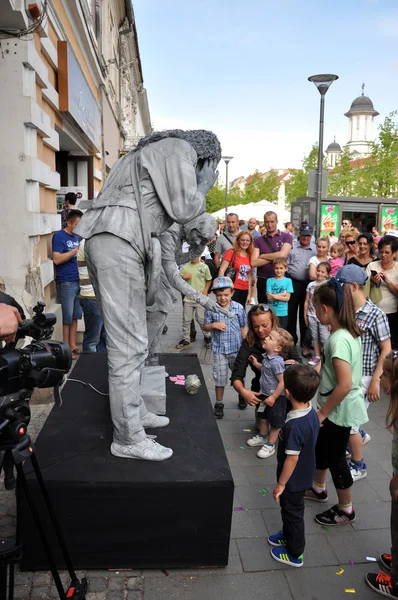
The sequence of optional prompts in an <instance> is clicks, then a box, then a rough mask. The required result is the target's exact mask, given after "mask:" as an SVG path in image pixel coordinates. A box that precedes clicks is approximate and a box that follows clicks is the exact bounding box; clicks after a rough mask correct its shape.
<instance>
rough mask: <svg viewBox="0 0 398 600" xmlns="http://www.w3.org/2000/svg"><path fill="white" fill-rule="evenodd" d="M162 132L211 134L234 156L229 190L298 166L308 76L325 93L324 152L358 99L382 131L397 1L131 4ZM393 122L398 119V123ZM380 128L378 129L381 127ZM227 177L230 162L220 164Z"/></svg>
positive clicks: (393, 60)
mask: <svg viewBox="0 0 398 600" xmlns="http://www.w3.org/2000/svg"><path fill="white" fill-rule="evenodd" d="M133 6H134V12H135V18H136V26H137V31H138V42H139V48H140V55H141V62H142V68H143V76H144V86H145V88H146V90H147V93H148V100H149V108H150V113H151V120H152V124H153V127H154V128H155V129H174V128H181V129H210V130H211V131H214V133H216V134H217V135H218V137H219V139H220V141H221V144H222V149H223V154H224V155H230V156H233V160H232V161H231V162H230V164H229V179H230V181H231V180H232V179H234V178H236V177H239V176H240V175H244V176H248V175H249V174H251V173H253V172H254V171H255V170H256V169H258V170H259V171H261V172H265V171H267V170H269V169H271V168H275V169H283V168H299V167H300V166H301V162H302V159H303V157H304V155H305V154H308V152H309V151H310V149H311V147H312V145H313V144H314V143H316V142H317V140H318V135H319V101H320V95H319V92H318V91H317V90H316V88H315V86H314V84H312V83H310V82H309V81H308V77H309V76H310V75H315V74H318V73H333V74H336V75H338V76H339V79H338V80H337V81H335V82H334V83H333V85H332V86H331V87H330V89H329V91H328V93H327V95H326V104H325V148H326V146H327V145H328V144H329V143H330V142H332V141H333V138H334V136H336V141H337V142H339V143H340V145H341V146H343V145H344V144H346V143H347V141H348V119H347V117H344V113H345V112H347V111H348V110H349V108H350V105H351V102H352V101H353V100H354V99H355V98H356V97H357V96H359V95H360V94H361V92H362V90H361V85H362V83H363V82H364V83H365V95H368V96H369V97H370V98H371V100H372V101H373V104H374V107H375V109H376V110H377V111H378V112H379V113H380V116H379V117H377V118H376V119H375V123H376V128H377V125H380V123H381V122H382V121H383V119H384V117H385V116H386V115H387V114H388V113H390V112H391V111H393V110H395V109H398V0H278V1H275V0H245V1H242V0H167V1H166V0H133ZM397 120H398V118H397ZM376 128H375V130H376ZM219 170H220V180H221V181H223V180H225V165H224V163H220V165H219Z"/></svg>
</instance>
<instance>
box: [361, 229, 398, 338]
mask: <svg viewBox="0 0 398 600" xmlns="http://www.w3.org/2000/svg"><path fill="white" fill-rule="evenodd" d="M379 254H380V260H375V261H373V262H371V263H370V264H369V265H368V266H367V267H366V273H367V275H368V277H370V283H371V285H372V286H376V287H378V288H379V289H380V292H381V300H379V302H378V303H377V306H378V307H379V308H381V310H382V311H384V312H385V313H386V315H387V319H388V323H389V325H390V331H391V346H392V348H393V350H396V349H397V348H398V315H397V310H398V263H397V262H396V261H395V259H396V256H397V254H398V239H397V238H396V237H392V236H385V237H384V238H382V239H381V240H380V242H379Z"/></svg>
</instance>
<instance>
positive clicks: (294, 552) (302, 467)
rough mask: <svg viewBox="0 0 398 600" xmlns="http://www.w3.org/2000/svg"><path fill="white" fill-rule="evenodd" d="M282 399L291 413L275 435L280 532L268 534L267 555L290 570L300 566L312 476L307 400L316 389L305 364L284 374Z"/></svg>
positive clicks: (312, 427) (313, 423)
mask: <svg viewBox="0 0 398 600" xmlns="http://www.w3.org/2000/svg"><path fill="white" fill-rule="evenodd" d="M283 380H284V384H285V396H286V397H287V398H289V400H290V402H291V403H292V410H291V411H290V412H289V413H288V415H287V417H286V423H285V425H284V426H283V427H282V429H281V430H280V432H279V444H278V466H277V471H276V476H277V481H278V483H277V484H276V486H275V489H274V492H273V496H274V499H275V500H276V501H277V502H279V503H280V506H281V513H282V523H283V529H282V530H281V531H279V532H278V533H275V534H273V535H270V536H269V538H268V542H269V544H270V545H271V546H273V548H272V550H271V556H272V558H274V559H275V560H277V561H278V562H281V563H284V564H286V565H290V566H292V567H302V566H303V562H304V560H303V552H304V547H305V535H304V494H305V491H306V486H307V485H308V484H309V483H310V485H312V480H311V478H312V477H313V476H314V474H315V444H316V440H317V437H318V433H319V419H318V415H317V413H316V412H315V410H314V409H313V408H312V406H311V398H313V397H314V395H315V392H316V391H317V389H318V386H319V375H318V373H317V372H316V371H315V369H313V368H312V367H308V366H307V365H292V366H290V367H288V368H287V369H286V370H285V372H284V374H283Z"/></svg>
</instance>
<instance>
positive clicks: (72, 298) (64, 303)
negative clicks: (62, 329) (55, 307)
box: [56, 281, 82, 325]
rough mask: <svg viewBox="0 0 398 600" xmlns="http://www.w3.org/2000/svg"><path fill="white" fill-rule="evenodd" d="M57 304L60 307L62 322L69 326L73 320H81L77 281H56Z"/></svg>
mask: <svg viewBox="0 0 398 600" xmlns="http://www.w3.org/2000/svg"><path fill="white" fill-rule="evenodd" d="M56 285H57V302H58V304H60V305H61V307H62V322H63V324H64V325H71V324H72V321H73V320H74V319H77V320H79V319H81V318H82V309H81V306H80V301H79V294H80V284H79V282H78V281H57V284H56Z"/></svg>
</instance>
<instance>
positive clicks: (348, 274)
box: [336, 265, 368, 285]
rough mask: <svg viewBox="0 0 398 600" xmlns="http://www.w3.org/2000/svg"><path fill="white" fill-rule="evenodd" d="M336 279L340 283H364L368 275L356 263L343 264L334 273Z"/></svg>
mask: <svg viewBox="0 0 398 600" xmlns="http://www.w3.org/2000/svg"><path fill="white" fill-rule="evenodd" d="M336 279H338V280H339V281H341V282H342V283H357V284H358V285H365V283H366V282H367V280H368V276H367V275H366V273H365V271H364V270H363V269H361V267H358V266H357V265H345V266H344V267H340V269H339V270H338V271H337V273H336Z"/></svg>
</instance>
